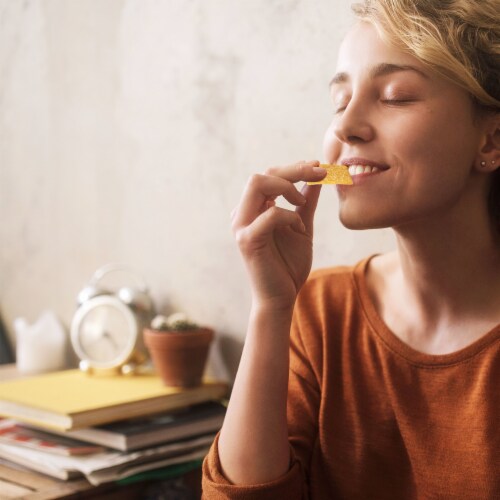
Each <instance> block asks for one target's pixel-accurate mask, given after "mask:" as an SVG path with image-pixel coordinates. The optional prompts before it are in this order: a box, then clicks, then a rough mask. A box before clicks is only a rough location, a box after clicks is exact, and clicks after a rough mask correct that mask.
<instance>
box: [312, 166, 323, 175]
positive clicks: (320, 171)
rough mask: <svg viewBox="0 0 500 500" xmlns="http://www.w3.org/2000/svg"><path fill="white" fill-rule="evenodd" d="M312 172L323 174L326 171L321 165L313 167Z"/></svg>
mask: <svg viewBox="0 0 500 500" xmlns="http://www.w3.org/2000/svg"><path fill="white" fill-rule="evenodd" d="M313 172H314V173H315V174H324V173H325V172H326V169H325V168H323V167H313Z"/></svg>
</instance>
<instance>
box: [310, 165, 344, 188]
mask: <svg viewBox="0 0 500 500" xmlns="http://www.w3.org/2000/svg"><path fill="white" fill-rule="evenodd" d="M320 167H323V168H326V171H327V172H326V177H325V178H324V179H323V180H322V181H319V182H308V183H307V184H309V185H310V186H311V185H313V184H352V177H351V176H350V175H349V171H348V169H347V167H346V166H345V165H324V164H321V165H320Z"/></svg>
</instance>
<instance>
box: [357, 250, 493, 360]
mask: <svg viewBox="0 0 500 500" xmlns="http://www.w3.org/2000/svg"><path fill="white" fill-rule="evenodd" d="M376 255H377V254H374V255H371V256H370V257H367V258H365V259H363V260H362V261H361V262H359V263H358V264H356V265H355V266H354V268H353V280H354V284H355V287H356V290H357V294H358V298H359V300H360V303H361V306H362V309H363V313H364V315H365V317H366V319H367V320H368V322H369V324H370V325H371V327H372V330H373V331H374V332H375V334H376V335H377V336H378V337H379V338H380V340H381V341H382V342H383V343H384V344H385V345H386V347H388V348H389V349H390V350H391V351H393V352H395V353H396V354H398V355H399V356H401V357H403V358H404V359H406V360H407V361H408V362H409V363H411V364H414V365H418V366H423V367H430V368H431V367H435V368H438V367H441V366H450V365H455V364H458V363H461V362H463V361H466V360H468V359H470V358H472V357H473V356H475V355H476V354H479V353H480V352H481V351H483V350H484V349H486V348H487V347H489V346H490V345H491V344H493V343H495V342H497V341H500V324H498V325H496V326H495V327H493V328H492V329H491V330H489V331H488V332H486V333H485V334H484V335H482V336H481V337H480V338H479V339H477V340H475V341H474V342H472V343H471V344H469V345H467V346H465V347H463V348H462V349H459V350H458V351H454V352H451V353H447V354H427V353H424V352H422V351H418V350H416V349H414V348H413V347H411V346H409V345H408V344H406V343H405V342H403V340H401V339H400V338H399V337H398V336H397V335H396V334H395V333H394V332H393V331H392V330H391V329H390V328H389V327H388V326H387V325H386V324H385V323H384V321H383V320H382V318H381V317H380V315H379V313H378V311H377V309H376V307H375V304H374V303H373V301H372V299H371V297H370V294H369V290H368V284H367V281H366V271H367V269H368V266H369V264H370V261H371V260H372V259H373V258H374V257H376Z"/></svg>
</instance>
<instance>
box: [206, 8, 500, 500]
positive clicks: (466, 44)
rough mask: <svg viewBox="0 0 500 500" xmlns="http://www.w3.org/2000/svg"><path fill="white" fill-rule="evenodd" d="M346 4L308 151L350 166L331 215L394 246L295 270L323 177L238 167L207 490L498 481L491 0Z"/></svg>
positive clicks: (498, 151)
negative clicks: (242, 269) (229, 382)
mask: <svg viewBox="0 0 500 500" xmlns="http://www.w3.org/2000/svg"><path fill="white" fill-rule="evenodd" d="M355 12H356V13H357V15H358V17H359V20H358V22H357V23H356V24H355V26H354V27H353V28H352V30H351V31H350V32H349V33H348V35H347V36H346V38H345V40H344V41H343V44H342V46H341V48H340V53H339V59H338V71H337V73H336V74H335V76H334V77H333V79H332V82H331V93H332V100H333V107H334V117H333V119H332V123H331V125H330V127H329V129H328V130H327V132H326V135H325V141H324V153H325V157H326V159H327V161H328V162H329V163H339V164H345V165H349V170H350V172H351V175H352V176H353V181H354V184H353V185H352V186H339V187H338V194H339V199H340V209H339V210H340V214H339V215H340V220H341V221H342V223H343V224H344V225H345V226H347V227H349V228H352V229H365V228H379V227H392V228H393V229H394V231H395V234H396V237H397V251H395V252H393V253H390V254H386V255H377V256H373V257H371V258H367V259H365V260H364V261H362V262H360V263H359V264H357V265H356V266H354V267H353V268H350V267H341V268H334V269H325V270H321V271H316V272H314V273H313V274H312V276H311V277H309V279H308V280H307V283H306V279H307V278H308V275H309V272H310V267H311V257H312V231H313V217H314V211H315V208H316V203H317V200H318V197H319V192H320V187H318V186H315V185H314V186H305V187H304V188H303V189H302V191H301V192H300V191H299V190H298V189H297V186H296V185H295V183H297V182H299V181H317V180H319V179H321V178H323V177H324V175H325V171H324V170H323V169H321V168H319V167H318V165H319V163H318V162H314V161H313V162H301V163H299V164H296V165H292V166H284V167H274V168H271V169H269V170H268V171H267V172H266V174H265V175H256V176H254V177H252V179H251V180H250V182H249V183H248V185H247V187H246V189H245V191H244V194H243V196H242V199H241V202H240V204H239V205H238V207H237V208H236V210H235V212H234V214H233V227H234V232H235V235H236V239H237V241H238V244H239V247H240V250H241V253H242V255H243V257H244V260H245V263H246V266H247V269H248V274H249V278H250V285H251V289H252V298H253V302H252V312H251V316H250V321H249V326H248V332H247V338H246V342H245V347H244V350H243V355H242V359H241V363H240V367H239V370H238V374H237V377H236V380H235V384H234V389H233V394H232V396H231V401H230V405H229V408H228V412H227V416H226V420H225V422H224V425H223V428H222V430H221V432H220V435H219V436H218V438H217V439H216V441H215V443H214V445H213V447H212V450H211V452H210V454H209V456H208V457H207V459H206V460H205V463H204V478H203V488H204V495H205V497H206V498H272V499H281V498H283V499H285V498H286V499H294V498H297V499H299V498H311V499H315V498H346V499H367V498H370V499H412V498H426V499H427V498H464V499H473V498H478V499H479V498H480V499H490V498H491V499H493V498H500V432H498V425H499V422H500V390H499V389H498V384H499V382H500V218H499V182H500V180H499V170H498V167H499V165H500V85H499V82H500V66H499V57H500V36H499V34H500V23H499V19H498V14H499V12H500V4H499V1H498V0H470V1H466V0H448V1H436V0H374V1H369V0H367V1H366V2H365V4H364V5H361V6H357V7H356V8H355ZM278 196H284V197H285V198H286V199H287V200H288V201H289V202H291V203H292V204H294V205H296V207H297V208H296V210H295V211H290V210H285V209H281V208H277V207H275V204H274V200H275V199H276V198H277V197H278ZM299 290H300V293H299ZM292 313H293V314H292ZM289 347H290V349H289Z"/></svg>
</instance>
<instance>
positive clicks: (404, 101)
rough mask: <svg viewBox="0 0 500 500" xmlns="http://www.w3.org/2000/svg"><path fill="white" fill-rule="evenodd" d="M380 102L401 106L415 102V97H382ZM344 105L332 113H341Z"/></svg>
mask: <svg viewBox="0 0 500 500" xmlns="http://www.w3.org/2000/svg"><path fill="white" fill-rule="evenodd" d="M381 102H383V103H384V104H388V105H390V106H403V105H405V104H409V103H412V102H415V99H382V100H381ZM346 107H347V106H342V107H340V108H337V109H335V110H334V114H336V115H337V114H339V113H341V112H342V111H344V110H345V108H346Z"/></svg>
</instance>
